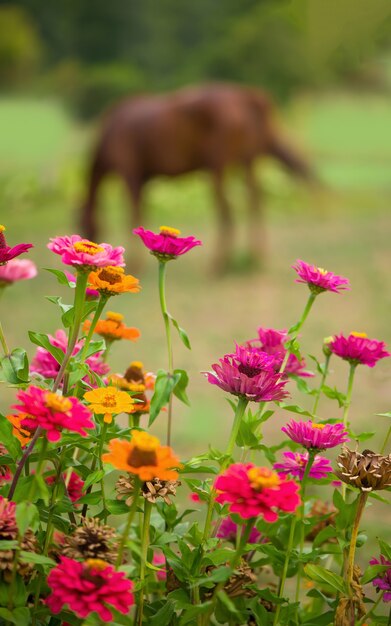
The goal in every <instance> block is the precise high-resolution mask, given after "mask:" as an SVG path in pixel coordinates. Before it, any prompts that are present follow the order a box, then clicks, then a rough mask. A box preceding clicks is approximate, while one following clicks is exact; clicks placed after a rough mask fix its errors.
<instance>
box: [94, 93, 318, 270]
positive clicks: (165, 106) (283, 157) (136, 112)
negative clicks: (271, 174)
mask: <svg viewBox="0 0 391 626" xmlns="http://www.w3.org/2000/svg"><path fill="white" fill-rule="evenodd" d="M269 155H270V156H272V157H275V158H277V159H278V160H279V161H280V162H282V163H283V164H284V165H285V166H286V167H287V168H288V169H289V170H290V172H292V173H293V174H295V175H297V176H300V177H302V178H305V179H308V180H311V179H313V178H314V177H313V174H312V172H311V170H310V168H309V166H308V164H307V163H306V162H305V161H304V160H303V159H302V158H301V157H300V156H299V155H298V154H297V153H296V152H295V151H294V150H293V149H292V148H290V147H289V145H288V144H287V143H286V141H285V140H284V139H283V138H282V137H281V133H280V132H279V130H278V129H277V126H276V124H275V121H274V108H273V105H272V104H271V102H270V100H269V98H268V97H267V96H266V95H265V94H264V93H263V92H262V91H259V90H258V89H255V88H249V87H241V86H237V85H226V84H209V85H204V86H199V87H189V88H184V89H181V90H179V91H176V92H173V93H170V94H164V95H141V96H138V97H133V98H130V99H127V100H124V101H123V102H121V103H119V104H118V105H116V106H115V107H114V108H112V109H111V110H110V111H109V112H108V114H107V115H106V118H105V120H104V123H103V129H102V132H101V135H100V138H99V141H98V145H97V147H96V150H95V153H94V156H93V161H92V167H91V173H90V180H89V189H88V194H87V198H86V200H85V203H84V205H83V217H82V228H83V231H84V233H85V235H86V236H87V237H88V238H90V239H95V238H96V236H97V232H96V231H97V227H96V217H95V211H94V209H95V205H96V196H97V190H98V187H99V185H100V183H101V181H102V179H103V178H104V177H105V176H106V175H107V174H110V173H116V174H119V175H120V176H122V178H123V179H124V181H125V183H126V186H127V189H128V191H129V194H130V198H131V201H132V206H133V217H132V225H133V226H139V225H140V224H142V223H143V217H142V204H141V194H142V190H143V187H144V185H145V183H146V182H147V181H148V180H150V179H152V178H154V177H156V176H160V175H165V176H178V175H180V174H184V173H187V172H192V171H194V170H206V171H208V172H210V174H211V177H212V181H213V186H214V192H215V197H216V207H217V210H218V215H219V240H218V245H217V248H216V250H217V251H218V258H217V259H216V263H217V265H218V267H219V268H220V267H223V266H224V265H225V264H226V262H227V260H228V257H229V254H230V251H231V250H232V240H233V220H232V213H231V207H230V204H229V202H228V199H227V197H226V194H225V192H224V185H223V179H224V173H225V170H226V168H227V167H228V166H230V165H240V166H242V167H243V169H244V172H245V179H246V185H247V188H248V206H249V231H248V232H249V249H250V253H252V254H254V255H255V256H257V257H259V256H260V255H261V254H262V250H263V248H264V236H263V225H262V220H261V203H260V190H259V187H258V183H257V181H256V177H255V174H254V162H255V160H256V159H257V158H259V157H262V156H269Z"/></svg>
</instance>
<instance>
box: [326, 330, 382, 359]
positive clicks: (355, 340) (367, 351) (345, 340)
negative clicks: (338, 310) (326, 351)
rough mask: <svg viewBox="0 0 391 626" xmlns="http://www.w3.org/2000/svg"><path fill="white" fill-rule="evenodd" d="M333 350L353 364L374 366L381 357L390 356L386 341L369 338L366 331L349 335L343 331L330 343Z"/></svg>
mask: <svg viewBox="0 0 391 626" xmlns="http://www.w3.org/2000/svg"><path fill="white" fill-rule="evenodd" d="M328 347H329V348H330V350H331V352H333V353H334V354H336V355H337V356H339V357H341V359H344V360H345V361H349V363H351V364H352V365H360V364H361V365H368V367H374V366H375V365H376V363H377V362H378V361H380V359H384V358H386V357H387V356H390V353H389V352H387V350H386V349H385V348H386V344H385V343H384V341H377V339H368V337H367V335H366V334H365V333H356V332H351V333H350V335H348V337H344V335H343V334H342V333H341V334H340V335H336V336H335V337H333V340H332V341H331V342H329V343H328Z"/></svg>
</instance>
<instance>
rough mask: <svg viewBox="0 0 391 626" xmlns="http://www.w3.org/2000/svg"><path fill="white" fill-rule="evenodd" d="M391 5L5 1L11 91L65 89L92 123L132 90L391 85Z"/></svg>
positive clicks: (4, 67) (3, 78)
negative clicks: (385, 64) (373, 63)
mask: <svg viewBox="0 0 391 626" xmlns="http://www.w3.org/2000/svg"><path fill="white" fill-rule="evenodd" d="M390 25H391V4H390V2H389V0H373V1H372V2H368V0H343V1H341V0H327V2H325V1H324V0H224V1H221V0H220V1H211V0H197V2H193V1H189V0H185V1H184V0H160V1H159V3H157V2H156V0H143V1H142V2H138V1H136V0H132V1H129V2H123V0H110V2H107V0H94V2H93V3H91V1H90V0H67V1H63V2H46V3H44V2H43V1H42V0H14V1H12V0H11V1H10V0H1V1H0V31H1V32H2V37H1V39H0V88H1V89H2V90H8V91H9V90H10V89H14V90H19V91H20V90H26V88H27V89H29V90H30V91H31V89H33V90H35V91H36V92H38V93H44V92H45V91H53V89H54V90H55V91H56V93H57V94H58V95H60V96H62V97H63V98H64V99H65V100H66V101H67V102H68V103H69V105H70V106H72V108H73V109H74V111H76V112H77V113H78V114H79V115H80V116H82V117H84V118H89V117H91V116H94V115H96V114H97V113H99V112H101V110H102V109H103V108H104V107H105V106H107V105H108V104H110V103H111V102H114V101H115V100H117V99H118V98H119V97H122V96H124V95H128V94H129V93H134V92H138V91H140V90H142V91H156V90H164V89H171V88H175V87H177V86H179V85H183V84H184V83H189V82H200V81H206V80H215V79H218V80H229V81H235V82H240V83H245V84H253V85H261V86H262V87H263V88H265V89H267V90H270V91H271V92H272V93H273V94H274V95H275V97H276V98H278V99H280V100H281V99H282V100H285V99H287V98H289V97H290V96H291V95H292V94H293V93H294V92H296V91H297V89H300V88H315V87H321V86H323V85H325V84H328V85H329V84H330V83H331V84H337V83H338V82H341V80H343V81H346V79H347V78H349V80H351V81H361V83H362V84H364V83H368V84H370V85H371V86H373V85H374V84H376V86H377V87H378V88H382V87H384V86H385V84H386V83H387V77H386V76H384V75H382V73H381V72H379V71H378V70H377V72H375V73H374V72H373V71H371V70H370V69H367V70H366V69H365V67H363V60H366V61H368V60H369V59H370V58H371V57H373V56H375V55H378V54H379V52H381V51H382V50H385V49H387V47H388V46H389V44H390Z"/></svg>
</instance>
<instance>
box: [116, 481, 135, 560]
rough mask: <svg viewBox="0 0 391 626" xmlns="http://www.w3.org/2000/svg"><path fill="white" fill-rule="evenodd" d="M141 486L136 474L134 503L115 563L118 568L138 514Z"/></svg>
mask: <svg viewBox="0 0 391 626" xmlns="http://www.w3.org/2000/svg"><path fill="white" fill-rule="evenodd" d="M140 488H141V482H140V479H139V478H138V476H135V478H134V491H133V502H132V505H131V507H130V509H129V514H128V519H127V522H126V526H125V528H124V532H123V534H122V537H121V541H120V544H119V548H118V556H117V561H116V564H115V567H116V569H118V568H119V567H120V565H121V563H122V559H123V554H124V549H125V545H126V542H127V540H128V535H129V531H130V527H131V525H132V521H133V518H134V516H135V514H136V511H137V505H138V497H139V494H140Z"/></svg>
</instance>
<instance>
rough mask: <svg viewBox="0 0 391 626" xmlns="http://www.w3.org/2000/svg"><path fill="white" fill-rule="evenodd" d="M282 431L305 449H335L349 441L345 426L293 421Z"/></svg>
mask: <svg viewBox="0 0 391 626" xmlns="http://www.w3.org/2000/svg"><path fill="white" fill-rule="evenodd" d="M281 430H282V431H283V432H284V433H286V434H287V435H288V437H289V438H290V439H292V441H296V443H299V444H300V445H302V446H303V447H304V448H307V449H310V448H314V449H316V450H325V449H326V448H335V447H336V446H340V445H341V444H343V443H345V441H348V440H349V437H348V434H347V432H346V430H345V426H344V425H343V424H342V423H338V424H315V423H314V422H311V420H309V421H308V422H295V421H294V420H293V419H292V420H291V421H290V422H289V423H288V424H287V425H286V426H284V427H283V428H281Z"/></svg>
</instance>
